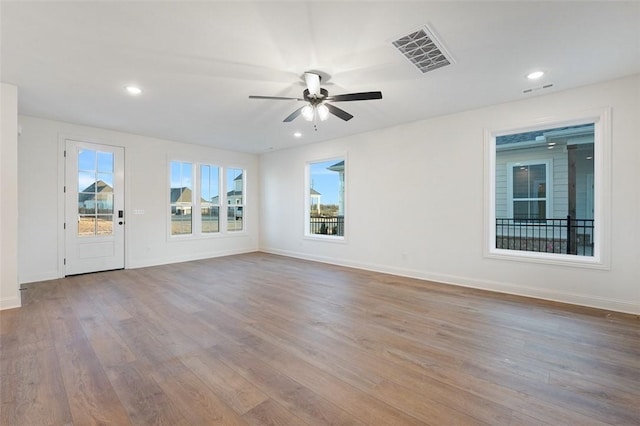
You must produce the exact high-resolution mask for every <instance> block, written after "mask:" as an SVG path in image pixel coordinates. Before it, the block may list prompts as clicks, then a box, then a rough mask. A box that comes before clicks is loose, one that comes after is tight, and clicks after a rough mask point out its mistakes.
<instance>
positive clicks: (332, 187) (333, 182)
mask: <svg viewBox="0 0 640 426" xmlns="http://www.w3.org/2000/svg"><path fill="white" fill-rule="evenodd" d="M338 161H340V160H329V161H322V162H318V163H310V164H309V182H310V184H311V187H312V188H313V189H315V190H316V191H318V192H319V193H320V194H321V197H320V204H338V199H339V198H338V190H339V188H340V178H339V174H338V173H337V172H334V171H331V170H327V167H330V166H332V165H334V164H336V163H337V162H338Z"/></svg>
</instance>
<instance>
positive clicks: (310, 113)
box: [249, 71, 382, 123]
mask: <svg viewBox="0 0 640 426" xmlns="http://www.w3.org/2000/svg"><path fill="white" fill-rule="evenodd" d="M320 79H321V77H320V74H318V73H315V72H310V71H309V72H305V73H304V81H305V83H306V85H307V88H306V89H304V91H303V92H302V98H289V97H284V96H249V99H276V100H294V101H302V102H306V105H303V106H301V107H300V108H298V109H297V110H295V111H293V112H292V113H291V114H290V115H289V116H288V117H287V118H285V119H284V120H283V121H284V122H285V123H288V122H290V121H293V120H295V119H296V118H297V117H298V116H299V115H302V116H303V117H304V118H305V119H306V120H307V121H312V120H313V119H314V118H315V117H316V115H317V117H318V118H319V119H320V120H321V121H324V120H326V119H327V118H328V117H329V114H333V115H335V116H336V117H338V118H341V119H343V120H344V121H349V120H351V119H352V118H353V115H351V114H349V113H348V112H346V111H345V110H343V109H340V108H338V107H337V106H335V105H332V104H330V103H329V102H348V101H368V100H370V99H382V92H361V93H346V94H343V95H335V96H329V92H328V91H327V90H326V89H323V88H321V87H320Z"/></svg>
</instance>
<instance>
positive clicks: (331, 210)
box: [305, 158, 345, 238]
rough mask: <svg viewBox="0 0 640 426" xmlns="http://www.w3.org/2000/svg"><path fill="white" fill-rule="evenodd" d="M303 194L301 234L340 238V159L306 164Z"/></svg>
mask: <svg viewBox="0 0 640 426" xmlns="http://www.w3.org/2000/svg"><path fill="white" fill-rule="evenodd" d="M306 194H307V196H306V199H307V201H306V212H307V213H306V220H305V223H306V231H305V235H307V236H322V237H333V238H343V237H344V217H345V202H344V201H345V160H344V158H336V159H332V160H325V161H318V162H312V163H308V164H307V185H306Z"/></svg>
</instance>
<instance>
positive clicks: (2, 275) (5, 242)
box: [0, 83, 21, 309]
mask: <svg viewBox="0 0 640 426" xmlns="http://www.w3.org/2000/svg"><path fill="white" fill-rule="evenodd" d="M0 116H1V117H0V138H1V140H0V194H2V201H0V309H9V308H16V307H19V306H20V305H21V301H20V292H19V290H18V253H17V252H18V250H17V249H18V227H17V223H18V210H17V204H18V161H17V159H18V89H17V87H16V86H13V85H10V84H5V83H2V84H0Z"/></svg>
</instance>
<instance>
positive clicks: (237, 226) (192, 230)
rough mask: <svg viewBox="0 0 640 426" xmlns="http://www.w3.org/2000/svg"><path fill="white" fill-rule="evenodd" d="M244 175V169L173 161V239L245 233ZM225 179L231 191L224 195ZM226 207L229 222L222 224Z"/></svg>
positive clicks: (170, 169)
mask: <svg viewBox="0 0 640 426" xmlns="http://www.w3.org/2000/svg"><path fill="white" fill-rule="evenodd" d="M244 175H245V171H244V170H243V169H234V168H226V169H223V168H222V167H219V166H215V165H211V164H195V163H191V162H183V161H170V162H169V179H170V189H169V197H170V203H169V205H170V218H171V220H170V225H169V226H170V235H171V236H177V237H180V238H184V237H185V236H191V237H196V238H197V237H203V236H212V235H216V234H223V233H226V232H236V231H242V230H244V226H243V219H244V196H243V194H244V192H245V184H244V178H243V176H244ZM223 176H226V185H227V188H228V190H227V191H222V189H223V186H222V185H223V182H222V177H223ZM225 204H227V221H226V222H221V221H220V212H221V206H224V205H225ZM222 212H223V214H224V210H222Z"/></svg>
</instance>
